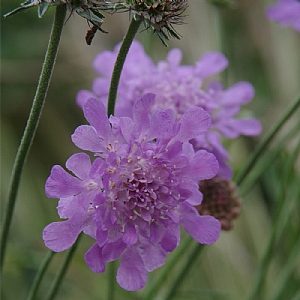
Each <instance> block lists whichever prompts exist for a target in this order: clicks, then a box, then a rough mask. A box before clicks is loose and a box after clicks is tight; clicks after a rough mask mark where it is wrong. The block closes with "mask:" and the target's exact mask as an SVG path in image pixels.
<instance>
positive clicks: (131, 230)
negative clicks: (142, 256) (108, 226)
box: [122, 223, 138, 245]
mask: <svg viewBox="0 0 300 300" xmlns="http://www.w3.org/2000/svg"><path fill="white" fill-rule="evenodd" d="M124 231H125V232H124V234H123V235H122V240H123V242H124V243H125V244H127V245H134V244H135V243H136V242H137V241H138V236H137V234H136V230H135V227H134V226H133V225H131V224H128V223H127V224H126V225H125V229H124Z"/></svg>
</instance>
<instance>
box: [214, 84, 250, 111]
mask: <svg viewBox="0 0 300 300" xmlns="http://www.w3.org/2000/svg"><path fill="white" fill-rule="evenodd" d="M254 94H255V91H254V88H253V86H252V84H250V83H249V82H244V81H241V82H238V83H236V84H235V85H233V86H232V87H230V88H229V89H227V90H225V91H223V93H222V94H221V96H220V102H221V104H222V105H224V106H230V105H234V106H235V105H241V104H245V103H248V102H249V101H251V99H252V98H253V97H254Z"/></svg>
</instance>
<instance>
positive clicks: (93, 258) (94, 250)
mask: <svg viewBox="0 0 300 300" xmlns="http://www.w3.org/2000/svg"><path fill="white" fill-rule="evenodd" d="M84 259H85V262H86V264H87V265H88V266H89V268H90V269H91V270H92V271H94V272H95V273H102V272H104V271H105V263H104V261H103V259H102V251H101V248H100V247H99V246H98V245H97V243H95V244H94V245H93V246H92V247H91V248H90V249H89V250H88V251H87V252H86V253H85V255H84Z"/></svg>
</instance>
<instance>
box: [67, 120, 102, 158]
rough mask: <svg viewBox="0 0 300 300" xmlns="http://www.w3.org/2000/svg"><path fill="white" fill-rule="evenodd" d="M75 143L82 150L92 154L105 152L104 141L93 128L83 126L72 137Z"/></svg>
mask: <svg viewBox="0 0 300 300" xmlns="http://www.w3.org/2000/svg"><path fill="white" fill-rule="evenodd" d="M71 138H72V141H73V143H74V144H75V145H76V146H77V147H78V148H80V149H82V150H87V151H91V152H102V151H104V147H103V141H102V140H101V139H100V137H99V136H98V134H97V132H96V130H95V129H94V128H93V127H92V126H88V125H81V126H79V127H77V128H76V130H75V132H74V133H73V134H72V136H71Z"/></svg>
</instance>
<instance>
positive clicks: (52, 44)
mask: <svg viewBox="0 0 300 300" xmlns="http://www.w3.org/2000/svg"><path fill="white" fill-rule="evenodd" d="M66 10H67V8H66V5H58V6H57V8H56V12H55V17H54V22H53V26H52V31H51V35H50V39H49V44H48V48H47V52H46V55H45V60H44V64H43V68H42V71H41V75H40V78H39V82H38V86H37V90H36V94H35V97H34V100H33V103H32V107H31V111H30V114H29V118H28V121H27V124H26V128H25V131H24V134H23V137H22V140H21V143H20V146H19V149H18V152H17V155H16V158H15V162H14V166H13V171H12V176H11V181H10V186H9V192H8V201H7V204H6V208H5V212H4V216H3V222H2V230H1V241H0V244H1V250H0V251H1V259H0V265H1V268H2V267H3V262H4V255H5V249H6V244H7V238H8V233H9V228H10V224H11V220H12V215H13V211H14V207H15V202H16V197H17V194H18V188H19V183H20V179H21V174H22V170H23V166H24V163H25V160H26V157H27V155H28V152H29V149H30V146H31V143H32V141H33V138H34V134H35V132H36V129H37V126H38V122H39V119H40V116H41V112H42V108H43V106H44V102H45V98H46V95H47V90H48V87H49V84H50V80H51V75H52V71H53V68H54V65H55V60H56V56H57V51H58V47H59V42H60V37H61V33H62V28H63V25H64V20H65V16H66Z"/></svg>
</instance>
